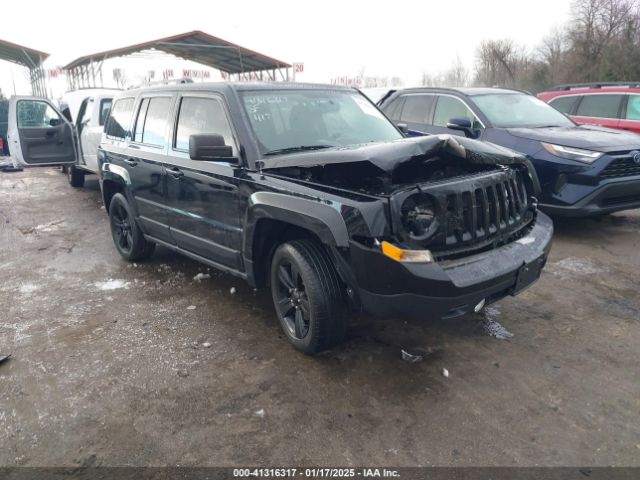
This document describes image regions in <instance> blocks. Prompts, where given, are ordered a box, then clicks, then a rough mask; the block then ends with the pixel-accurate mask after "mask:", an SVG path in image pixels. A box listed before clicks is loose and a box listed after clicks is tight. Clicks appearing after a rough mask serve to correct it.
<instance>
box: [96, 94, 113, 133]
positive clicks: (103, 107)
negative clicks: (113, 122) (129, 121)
mask: <svg viewBox="0 0 640 480" xmlns="http://www.w3.org/2000/svg"><path fill="white" fill-rule="evenodd" d="M112 103H113V99H112V98H103V99H102V100H100V118H98V124H99V125H100V126H103V125H104V124H105V122H106V121H107V117H109V112H110V111H111V104H112Z"/></svg>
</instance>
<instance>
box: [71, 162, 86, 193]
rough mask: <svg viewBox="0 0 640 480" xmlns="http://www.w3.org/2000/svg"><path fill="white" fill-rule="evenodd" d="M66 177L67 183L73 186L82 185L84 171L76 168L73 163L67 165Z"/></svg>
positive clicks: (78, 186)
mask: <svg viewBox="0 0 640 480" xmlns="http://www.w3.org/2000/svg"><path fill="white" fill-rule="evenodd" d="M67 179H68V180H69V185H71V186H72V187H75V188H80V187H83V186H84V171H82V170H80V169H79V168H76V166H75V165H67Z"/></svg>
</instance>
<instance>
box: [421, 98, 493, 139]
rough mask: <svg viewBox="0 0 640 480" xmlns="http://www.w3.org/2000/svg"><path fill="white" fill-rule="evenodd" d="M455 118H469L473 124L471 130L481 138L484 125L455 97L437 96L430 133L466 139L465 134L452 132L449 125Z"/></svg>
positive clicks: (457, 131)
mask: <svg viewBox="0 0 640 480" xmlns="http://www.w3.org/2000/svg"><path fill="white" fill-rule="evenodd" d="M454 118H467V119H469V121H470V122H471V128H472V129H473V130H474V131H475V132H476V133H477V135H478V137H480V136H481V135H482V133H483V131H484V125H483V123H482V122H481V121H480V120H479V119H478V117H477V116H476V115H475V114H474V113H473V111H472V110H471V109H470V108H469V107H468V106H467V104H466V103H465V102H463V101H462V100H461V99H460V98H458V97H455V96H453V95H443V94H440V95H436V97H435V104H434V108H433V119H432V121H431V125H429V126H428V127H427V130H428V131H429V132H430V133H447V134H450V135H458V136H461V137H464V136H465V134H464V132H462V131H460V130H451V129H450V128H448V127H447V124H448V123H449V121H450V120H451V119H454Z"/></svg>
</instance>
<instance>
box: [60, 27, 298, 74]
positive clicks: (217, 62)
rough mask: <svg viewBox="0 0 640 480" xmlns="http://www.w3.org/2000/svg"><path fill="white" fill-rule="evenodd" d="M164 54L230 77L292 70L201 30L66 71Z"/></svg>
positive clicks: (98, 56)
mask: <svg viewBox="0 0 640 480" xmlns="http://www.w3.org/2000/svg"><path fill="white" fill-rule="evenodd" d="M149 49H155V50H160V51H162V52H165V53H169V54H171V55H175V56H176V57H181V58H184V59H185V60H192V61H194V62H198V63H201V64H203V65H207V66H209V67H213V68H215V69H217V70H220V71H222V72H225V73H229V74H239V73H247V72H257V71H261V70H274V69H279V68H289V67H291V65H290V64H288V63H287V62H283V61H281V60H276V59H275V58H272V57H268V56H266V55H263V54H261V53H258V52H255V51H253V50H249V49H248V48H244V47H241V46H239V45H236V44H234V43H231V42H227V41H226V40H222V39H221V38H217V37H214V36H212V35H209V34H207V33H204V32H201V31H199V30H194V31H192V32H188V33H182V34H180V35H174V36H172V37H166V38H160V39H158V40H152V41H150V42H145V43H139V44H137V45H131V46H128V47H123V48H117V49H114V50H108V51H106V52H99V53H94V54H91V55H85V56H84V57H80V58H78V59H76V60H74V61H73V62H71V63H69V64H68V65H66V66H65V67H64V68H65V69H66V70H71V69H75V68H78V67H82V66H86V65H89V64H90V63H91V62H94V61H102V60H106V59H109V58H115V57H122V56H125V55H131V54H133V53H137V52H141V51H144V50H149Z"/></svg>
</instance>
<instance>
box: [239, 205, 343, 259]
mask: <svg viewBox="0 0 640 480" xmlns="http://www.w3.org/2000/svg"><path fill="white" fill-rule="evenodd" d="M340 207H341V205H340V204H336V203H333V204H331V205H329V204H326V203H322V202H321V201H319V200H313V199H308V198H304V197H294V196H292V195H287V194H284V193H276V192H255V193H253V194H252V195H251V196H250V197H249V203H248V208H247V213H246V219H245V225H246V228H245V231H244V239H243V251H244V255H245V257H246V258H247V259H249V260H252V259H253V241H254V235H255V230H256V225H257V224H258V221H259V220H260V219H264V218H268V219H272V220H278V221H281V222H284V223H288V224H291V225H295V226H297V227H300V228H304V229H305V230H308V231H310V232H312V233H313V234H315V235H317V236H318V238H319V239H320V241H321V242H322V243H324V244H325V245H327V246H329V247H344V248H348V247H349V232H348V230H347V225H346V223H345V221H344V218H342V214H341V213H340Z"/></svg>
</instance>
